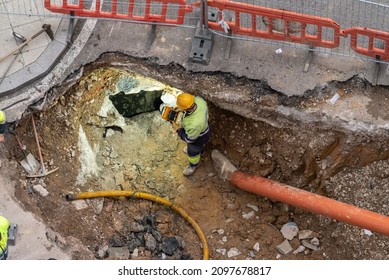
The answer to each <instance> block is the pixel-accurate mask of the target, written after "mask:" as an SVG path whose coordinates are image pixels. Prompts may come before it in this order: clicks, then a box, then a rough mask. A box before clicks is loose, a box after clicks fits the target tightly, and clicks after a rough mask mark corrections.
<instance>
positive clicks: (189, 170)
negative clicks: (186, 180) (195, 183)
mask: <svg viewBox="0 0 389 280" xmlns="http://www.w3.org/2000/svg"><path fill="white" fill-rule="evenodd" d="M197 166H198V165H196V166H191V165H188V166H187V167H186V168H185V169H184V172H183V173H184V175H185V176H191V175H193V173H195V171H196V168H197Z"/></svg>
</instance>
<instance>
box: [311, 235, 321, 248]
mask: <svg viewBox="0 0 389 280" xmlns="http://www.w3.org/2000/svg"><path fill="white" fill-rule="evenodd" d="M310 242H311V244H312V245H314V246H319V245H320V241H319V239H317V238H316V237H315V238H312V239H311V241H310Z"/></svg>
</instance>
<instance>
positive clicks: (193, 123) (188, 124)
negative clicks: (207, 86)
mask: <svg viewBox="0 0 389 280" xmlns="http://www.w3.org/2000/svg"><path fill="white" fill-rule="evenodd" d="M195 103H196V106H197V108H196V110H195V111H194V112H192V113H190V114H185V115H184V119H183V121H182V127H183V129H184V130H185V134H186V135H185V137H181V138H183V139H182V140H184V141H185V142H186V143H193V142H194V141H196V139H197V138H198V137H199V136H202V135H203V134H205V133H206V130H207V129H208V106H207V102H206V101H205V100H204V99H203V98H201V97H200V96H196V97H195Z"/></svg>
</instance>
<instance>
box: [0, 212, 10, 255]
mask: <svg viewBox="0 0 389 280" xmlns="http://www.w3.org/2000/svg"><path fill="white" fill-rule="evenodd" d="M8 228H9V221H8V220H7V219H6V218H4V217H3V216H0V234H1V240H0V255H2V253H3V250H5V249H6V248H7V242H8Z"/></svg>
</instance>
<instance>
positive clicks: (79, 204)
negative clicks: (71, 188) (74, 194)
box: [72, 199, 88, 210]
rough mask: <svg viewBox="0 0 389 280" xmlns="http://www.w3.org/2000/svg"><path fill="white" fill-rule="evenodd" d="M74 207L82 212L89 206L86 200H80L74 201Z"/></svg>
mask: <svg viewBox="0 0 389 280" xmlns="http://www.w3.org/2000/svg"><path fill="white" fill-rule="evenodd" d="M72 204H73V206H74V207H75V208H76V209H77V210H82V209H86V208H88V204H87V203H86V202H85V200H82V199H79V200H73V201H72Z"/></svg>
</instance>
